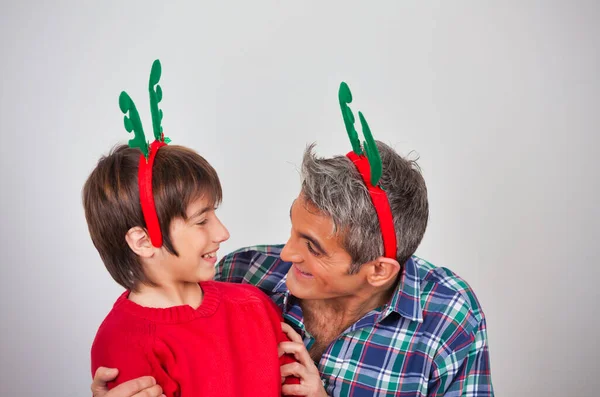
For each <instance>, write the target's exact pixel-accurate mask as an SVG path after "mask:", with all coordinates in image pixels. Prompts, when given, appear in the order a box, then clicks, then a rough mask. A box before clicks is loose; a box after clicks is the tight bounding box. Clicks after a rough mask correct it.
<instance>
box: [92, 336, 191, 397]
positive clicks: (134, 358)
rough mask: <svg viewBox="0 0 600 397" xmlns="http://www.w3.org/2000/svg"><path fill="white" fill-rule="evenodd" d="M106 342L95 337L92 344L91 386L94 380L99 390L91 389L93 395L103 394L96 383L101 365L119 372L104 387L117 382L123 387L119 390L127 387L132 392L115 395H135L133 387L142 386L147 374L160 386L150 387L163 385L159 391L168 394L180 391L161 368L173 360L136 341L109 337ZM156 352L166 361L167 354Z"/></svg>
mask: <svg viewBox="0 0 600 397" xmlns="http://www.w3.org/2000/svg"><path fill="white" fill-rule="evenodd" d="M109 344H110V345H108V344H104V343H102V342H100V341H96V342H95V343H94V345H93V346H92V374H95V377H94V383H93V384H92V387H94V385H95V384H96V388H97V390H98V391H99V392H100V393H99V394H97V393H94V396H101V395H103V394H102V392H103V389H102V387H98V383H96V378H97V377H98V373H97V372H98V369H99V368H100V367H101V366H102V367H109V368H116V369H117V370H118V375H117V376H116V377H115V378H114V379H113V380H110V381H107V382H106V388H105V390H110V391H112V390H113V389H115V390H116V388H117V387H119V386H120V387H121V389H125V390H122V391H123V392H124V393H126V392H128V391H129V390H130V391H131V393H132V394H116V395H117V396H118V395H121V396H123V397H125V396H130V395H135V393H137V391H136V390H135V389H142V386H143V383H144V382H145V383H148V377H151V379H154V380H155V383H156V384H158V385H159V388H156V387H154V388H150V389H153V390H158V389H162V393H164V395H166V396H167V397H176V396H178V395H179V385H178V384H177V382H175V381H174V380H173V379H172V378H171V377H170V376H169V374H168V373H167V372H166V371H165V369H164V368H165V367H169V366H170V364H172V363H166V362H165V363H163V362H161V360H159V358H158V356H157V354H156V353H155V352H154V351H153V350H154V349H152V350H150V349H148V348H145V347H142V346H140V345H138V344H137V343H136V342H131V343H129V342H128V343H125V341H110V343H109ZM159 350H160V349H159ZM158 354H159V355H160V356H161V358H162V361H165V360H166V361H169V357H168V356H166V355H164V354H160V352H158ZM132 380H134V382H133V383H131V382H130V381H132ZM125 383H127V385H125ZM138 383H142V385H137V384H138ZM92 391H94V390H92ZM150 391H151V390H150ZM108 395H110V394H107V396H108Z"/></svg>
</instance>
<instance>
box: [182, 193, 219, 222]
mask: <svg viewBox="0 0 600 397" xmlns="http://www.w3.org/2000/svg"><path fill="white" fill-rule="evenodd" d="M214 206H215V200H214V199H213V198H212V197H209V196H208V195H206V194H203V195H200V196H198V197H196V198H195V199H193V200H191V201H190V203H189V204H188V206H187V210H186V214H187V216H188V217H193V216H196V215H201V214H202V213H204V212H206V211H207V210H212V209H214Z"/></svg>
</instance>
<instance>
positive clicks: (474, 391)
mask: <svg viewBox="0 0 600 397" xmlns="http://www.w3.org/2000/svg"><path fill="white" fill-rule="evenodd" d="M435 366H436V369H435V371H434V374H433V375H434V376H433V377H432V380H431V382H430V385H429V391H428V393H427V395H428V396H430V397H441V396H444V397H459V396H460V397H462V396H464V397H467V396H468V397H493V396H494V389H493V386H492V377H491V371H490V357H489V350H488V340H487V331H486V322H485V318H483V319H482V320H481V323H480V324H479V327H478V328H477V331H476V332H475V334H474V337H473V338H472V342H471V343H470V344H468V345H467V346H465V348H463V349H459V350H456V351H453V352H452V353H451V354H449V355H447V356H446V357H444V358H443V359H441V360H439V361H438V362H436V363H435Z"/></svg>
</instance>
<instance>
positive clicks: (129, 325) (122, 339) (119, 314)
mask: <svg viewBox="0 0 600 397" xmlns="http://www.w3.org/2000/svg"><path fill="white" fill-rule="evenodd" d="M127 293H128V292H124V293H123V294H122V295H121V296H120V297H119V298H118V299H117V300H116V301H115V303H114V304H113V307H112V308H111V310H110V312H108V314H107V315H106V317H105V318H104V320H103V321H102V323H101V324H100V326H99V327H98V331H97V332H96V336H95V338H94V342H93V344H92V350H93V349H94V348H100V349H103V348H107V347H110V346H112V347H115V348H118V347H119V346H121V344H125V345H127V344H129V343H131V341H132V340H133V341H135V342H136V343H135V344H138V345H140V346H141V345H143V344H145V341H146V339H147V337H148V336H150V333H151V331H152V327H150V326H149V322H148V321H146V320H144V319H143V318H140V317H137V316H134V315H132V314H131V313H129V312H127V311H126V310H123V308H122V301H123V299H126V297H127Z"/></svg>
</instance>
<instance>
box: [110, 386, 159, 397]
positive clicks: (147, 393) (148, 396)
mask: <svg viewBox="0 0 600 397" xmlns="http://www.w3.org/2000/svg"><path fill="white" fill-rule="evenodd" d="M161 396H165V395H164V394H163V391H162V388H161V387H160V386H159V385H154V386H152V387H151V388H149V389H145V390H142V391H141V392H139V393H137V394H135V395H133V396H131V397H161ZM110 397H112V396H110ZM127 397H129V396H127Z"/></svg>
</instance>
